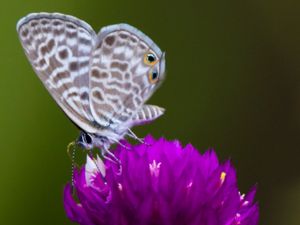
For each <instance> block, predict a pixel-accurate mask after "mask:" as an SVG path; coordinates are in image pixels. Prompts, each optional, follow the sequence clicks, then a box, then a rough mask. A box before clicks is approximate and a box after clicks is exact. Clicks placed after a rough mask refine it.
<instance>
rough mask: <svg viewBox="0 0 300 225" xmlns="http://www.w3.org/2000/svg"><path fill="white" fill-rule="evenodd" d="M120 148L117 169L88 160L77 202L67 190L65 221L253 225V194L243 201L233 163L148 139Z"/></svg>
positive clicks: (79, 177) (79, 175)
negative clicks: (119, 163) (222, 161)
mask: <svg viewBox="0 0 300 225" xmlns="http://www.w3.org/2000/svg"><path fill="white" fill-rule="evenodd" d="M145 142H146V143H147V144H139V145H137V146H130V145H129V144H128V143H126V145H127V146H129V147H130V150H128V149H127V148H124V147H122V146H118V147H117V149H116V150H115V151H114V154H115V155H116V157H118V158H119V160H120V162H121V165H122V166H121V167H120V166H118V165H117V164H115V163H113V162H110V161H105V163H103V162H102V161H101V160H100V158H97V159H94V160H92V159H90V158H89V157H88V159H87V163H86V165H85V167H83V168H82V169H81V170H80V171H78V172H76V173H75V177H74V184H75V187H74V188H75V190H76V195H77V196H76V199H77V200H75V199H74V198H73V196H72V188H71V186H70V185H66V187H65V192H64V206H65V210H66V212H67V216H68V217H69V218H70V219H71V220H72V221H74V222H77V223H79V224H81V225H177V224H178V225H238V224H239V225H255V224H257V223H258V206H257V204H256V203H254V202H253V201H254V200H253V199H254V195H255V188H253V189H252V190H251V191H250V192H249V193H248V194H247V195H241V194H240V193H239V191H238V188H237V180H236V174H235V170H234V168H233V167H232V166H231V164H230V162H225V163H224V164H220V163H219V162H218V159H217V156H216V154H215V152H214V151H212V150H210V151H207V152H206V153H204V154H203V155H201V154H200V153H199V152H198V151H197V150H196V149H195V148H194V147H193V146H192V145H187V146H186V147H184V148H182V147H181V145H180V143H179V142H178V141H171V142H170V141H167V140H165V139H163V138H161V139H159V140H154V139H153V138H152V137H151V136H148V137H146V139H145Z"/></svg>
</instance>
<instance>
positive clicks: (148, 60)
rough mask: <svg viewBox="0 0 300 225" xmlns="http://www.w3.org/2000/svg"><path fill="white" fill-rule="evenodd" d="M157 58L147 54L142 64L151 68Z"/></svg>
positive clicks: (149, 53) (150, 53)
mask: <svg viewBox="0 0 300 225" xmlns="http://www.w3.org/2000/svg"><path fill="white" fill-rule="evenodd" d="M157 61H158V60H157V57H156V56H155V55H154V54H153V53H152V52H147V53H146V54H145V55H144V63H145V64H146V65H148V66H153V65H155V64H156V63H157Z"/></svg>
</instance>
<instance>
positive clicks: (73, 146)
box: [67, 141, 76, 189]
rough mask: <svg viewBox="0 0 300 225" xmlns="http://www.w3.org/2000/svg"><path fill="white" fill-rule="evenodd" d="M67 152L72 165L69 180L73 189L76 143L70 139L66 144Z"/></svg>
mask: <svg viewBox="0 0 300 225" xmlns="http://www.w3.org/2000/svg"><path fill="white" fill-rule="evenodd" d="M67 153H68V155H69V157H70V159H71V162H72V167H71V181H72V189H74V170H75V166H76V164H75V153H76V143H75V141H72V142H71V143H70V144H68V147H67Z"/></svg>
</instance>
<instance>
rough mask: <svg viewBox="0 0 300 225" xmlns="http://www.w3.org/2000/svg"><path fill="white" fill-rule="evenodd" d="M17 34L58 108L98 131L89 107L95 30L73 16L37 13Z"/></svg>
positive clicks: (20, 24)
mask: <svg viewBox="0 0 300 225" xmlns="http://www.w3.org/2000/svg"><path fill="white" fill-rule="evenodd" d="M17 31H18V34H19V38H20V40H21V43H22V46H23V48H24V50H25V53H26V55H27V57H28V59H29V61H30V63H31V65H32V67H33V69H34V70H35V72H36V73H37V75H38V77H39V78H40V79H41V81H42V82H43V84H44V85H45V87H46V88H47V89H48V91H49V92H50V94H51V95H52V97H53V98H54V99H55V101H56V102H57V103H58V105H59V106H60V107H61V108H62V110H63V111H64V112H65V113H66V114H67V115H68V117H69V118H70V119H71V120H72V121H73V122H74V123H75V124H76V125H77V126H79V127H80V128H81V129H83V130H85V131H86V132H95V129H94V127H93V126H92V124H91V121H93V116H92V113H91V111H90V105H89V67H90V57H91V52H92V49H93V45H94V42H95V37H96V34H95V32H94V31H93V29H92V28H91V27H90V26H89V25H88V24H87V23H85V22H83V21H81V20H79V19H77V18H75V17H72V16H67V15H63V14H58V13H52V14H50V13H35V14H29V15H28V16H26V17H24V18H23V19H21V20H20V21H19V22H18V25H17Z"/></svg>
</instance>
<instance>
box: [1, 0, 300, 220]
mask: <svg viewBox="0 0 300 225" xmlns="http://www.w3.org/2000/svg"><path fill="white" fill-rule="evenodd" d="M40 11H48V12H53V11H57V12H62V13H66V14H72V15H74V16H77V17H79V18H81V19H83V20H85V21H87V22H88V23H90V24H91V25H92V26H93V27H94V28H95V30H97V31H98V30H99V29H100V28H101V27H102V26H105V25H108V24H114V23H120V22H126V23H129V24H132V25H134V26H136V27H138V28H139V29H141V30H142V31H143V32H145V33H146V34H148V35H149V36H150V37H151V38H152V39H153V40H154V41H155V42H156V43H157V44H158V45H159V46H160V47H161V48H162V49H163V50H165V51H166V52H167V54H166V57H167V79H166V81H165V83H164V84H163V85H162V87H161V88H160V89H159V90H158V91H157V93H156V94H155V95H154V96H153V97H152V98H151V100H150V102H151V103H154V104H157V105H160V106H163V107H165V108H166V109H167V111H166V114H165V116H164V117H162V118H161V119H159V120H157V121H156V122H154V123H152V124H150V125H147V126H144V127H138V128H136V129H134V130H135V132H136V133H137V134H138V135H139V136H143V135H145V134H147V133H152V134H153V135H154V136H156V137H159V136H162V135H163V136H165V137H167V138H169V139H174V138H177V139H180V140H181V141H182V142H183V143H184V144H187V143H188V142H191V143H193V145H195V146H196V147H197V148H198V149H199V150H201V151H202V152H203V151H204V150H205V149H207V148H209V147H214V148H215V149H216V151H217V152H218V155H219V157H220V158H221V159H222V160H225V159H227V158H231V159H232V161H233V163H234V165H235V166H236V168H237V171H238V179H239V187H240V190H241V191H242V192H247V191H248V190H249V188H250V187H251V186H252V185H254V184H255V183H258V194H257V200H258V201H259V204H260V208H261V210H260V213H261V219H260V224H270V225H279V224H284V225H296V224H300V214H299V212H300V174H299V171H300V149H299V146H300V138H299V134H300V132H299V131H300V29H299V23H300V13H299V12H300V4H299V1H291V0H287V1H284V2H283V1H270V0H269V1H260V0H245V1H237V0H229V1H215V0H212V1H199V0H197V1H196V0H194V1H193V0H185V1H169V2H167V1H154V0H153V1H137V0H136V1H108V0H107V1H104V0H102V1H62V0H60V1H57V0H55V1H54V0H51V1H50V0H48V1H40V0H39V1H38V0H32V1H26V2H25V1H16V0H10V1H6V2H5V3H4V1H3V2H1V7H0V28H1V32H0V50H1V52H0V57H1V58H0V59H1V60H0V66H1V75H0V96H1V104H2V107H1V111H0V126H1V129H0V136H1V150H0V160H1V163H0V179H1V182H0V224H5V225H17V224H20V225H24V224H43V225H48V224H49V225H50V224H51V225H53V224H70V222H69V221H68V220H67V219H66V217H65V213H64V210H63V206H62V190H63V185H64V184H65V183H66V182H67V181H68V180H69V179H70V160H69V158H68V156H67V154H66V146H67V144H68V143H69V142H70V141H72V140H74V139H75V138H76V137H77V135H78V130H77V129H76V128H75V127H74V126H73V124H71V123H70V121H69V120H68V119H66V117H65V115H64V114H63V113H62V112H61V111H60V109H59V108H58V106H57V105H56V104H55V102H54V101H53V100H52V99H51V97H50V95H49V94H48V93H47V91H46V90H45V89H44V87H43V86H42V84H41V82H40V81H39V80H38V78H37V77H36V75H35V74H34V72H33V70H32V69H31V67H30V65H29V63H28V61H27V59H26V57H25V55H24V53H23V50H22V48H21V45H20V43H19V40H18V38H17V33H16V29H15V26H16V23H17V21H18V19H20V18H21V17H23V16H25V15H26V14H27V13H30V12H40Z"/></svg>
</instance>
